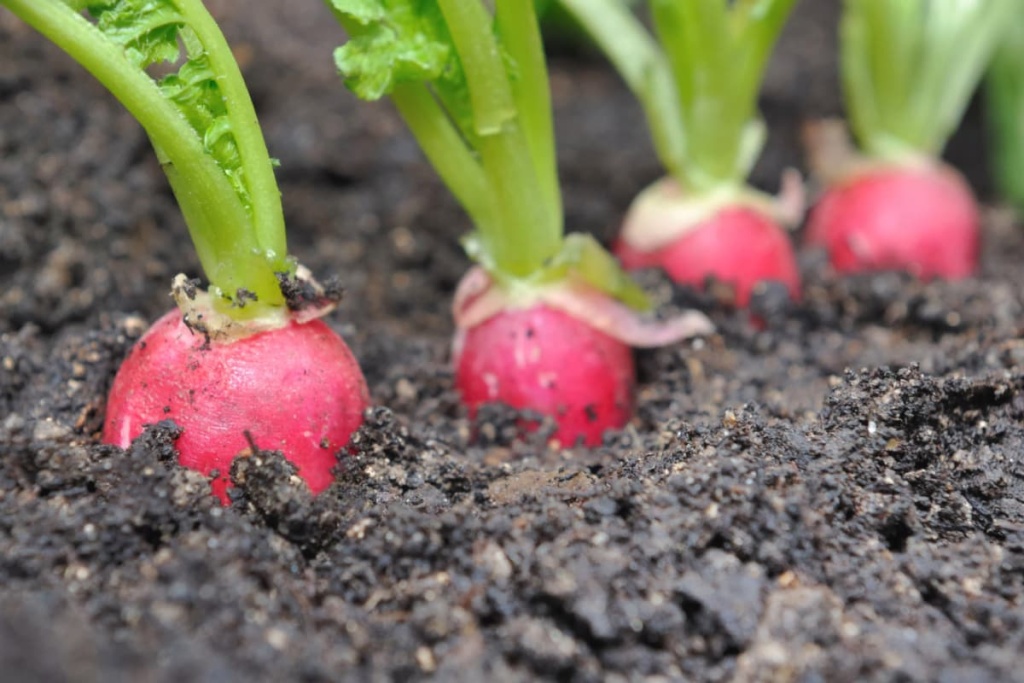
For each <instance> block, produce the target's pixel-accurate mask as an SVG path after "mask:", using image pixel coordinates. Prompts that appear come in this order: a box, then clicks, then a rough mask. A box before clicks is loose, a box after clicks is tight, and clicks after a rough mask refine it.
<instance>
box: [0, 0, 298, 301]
mask: <svg viewBox="0 0 1024 683" xmlns="http://www.w3.org/2000/svg"><path fill="white" fill-rule="evenodd" d="M0 5H2V6H6V7H7V8H8V9H10V10H11V11H12V12H13V13H14V14H16V15H17V16H19V17H21V18H22V19H23V20H24V21H25V22H26V23H28V24H30V25H31V26H33V27H34V28H36V29H37V30H38V31H39V32H40V33H42V34H43V35H45V36H46V37H47V38H49V39H50V40H52V41H53V42H54V43H56V44H57V45H58V46H60V47H61V48H62V49H64V50H65V51H66V52H67V53H68V54H69V55H71V57H73V58H74V59H75V60H77V61H78V62H79V63H80V64H81V65H82V66H83V67H85V68H86V69H87V70H88V71H89V72H90V73H92V74H93V75H94V76H95V77H96V78H97V79H98V80H99V81H100V82H101V83H102V84H103V85H104V86H105V87H106V88H107V89H108V90H110V92H111V93H113V95H114V96H115V97H117V99H118V100H120V101H121V103H122V104H124V106H125V107H126V108H127V109H128V110H129V112H131V114H132V115H133V116H134V117H135V118H136V119H137V120H138V121H139V123H140V124H141V125H142V127H143V128H144V129H145V131H146V133H147V134H148V136H149V139H150V140H151V141H152V143H153V146H154V147H155V149H156V152H157V155H158V156H159V158H160V162H161V164H162V166H163V169H164V171H165V172H166V174H167V177H168V179H169V181H170V184H171V187H172V189H173V190H174V194H175V196H176V198H177V200H178V204H179V205H180V206H181V210H182V213H183V214H184V216H185V222H186V223H187V225H188V229H189V233H190V235H191V237H192V241H193V243H194V244H195V247H196V250H197V252H198V255H199V260H200V262H201V264H202V266H203V269H204V271H205V272H206V275H207V277H208V278H209V280H210V284H211V288H212V289H213V290H214V291H216V292H217V293H218V294H219V295H220V296H218V297H215V300H216V301H218V307H219V308H223V310H224V312H226V313H228V314H229V315H231V316H232V317H236V318H240V319H244V318H249V317H255V316H258V315H259V314H260V313H261V312H262V311H266V310H267V309H268V307H271V308H278V307H281V306H283V305H284V297H283V295H282V294H281V291H280V287H279V284H278V279H277V274H278V273H282V272H285V273H290V272H291V271H292V270H294V266H293V264H291V263H290V262H289V260H288V259H287V256H286V254H287V245H286V243H285V230H284V218H283V212H282V208H281V198H280V192H279V191H278V188H277V182H276V180H275V178H274V171H273V162H272V161H271V159H270V157H269V155H268V152H267V147H266V144H265V142H264V140H263V135H262V133H261V131H260V128H259V124H258V123H257V120H256V113H255V111H254V109H253V105H252V101H251V99H250V97H249V93H248V91H247V90H246V87H245V83H244V82H243V80H242V75H241V72H240V71H239V68H238V65H237V63H236V62H235V59H234V57H233V55H232V53H231V49H230V48H229V46H228V44H227V42H226V40H225V39H224V36H223V34H222V33H221V32H220V29H219V28H218V27H217V25H216V23H215V22H214V20H213V18H212V17H211V16H210V14H209V13H208V12H207V10H206V8H205V7H204V6H203V3H202V2H201V0H0ZM183 48H184V49H183ZM160 62H166V63H169V64H178V63H180V66H179V67H178V68H177V70H176V71H174V72H172V73H169V74H168V75H166V76H163V77H162V78H159V79H156V78H154V77H152V76H150V75H149V73H148V72H147V69H148V68H149V67H151V66H153V65H154V64H158V63H160Z"/></svg>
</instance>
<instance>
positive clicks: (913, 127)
mask: <svg viewBox="0 0 1024 683" xmlns="http://www.w3.org/2000/svg"><path fill="white" fill-rule="evenodd" d="M1015 3H1016V0H987V1H985V2H982V1H981V0H975V1H974V2H941V3H940V2H935V1H933V0H847V1H846V5H845V11H844V14H843V19H842V26H841V44H840V49H841V62H842V75H843V88H844V92H845V95H846V100H847V110H848V111H849V113H850V123H851V127H852V129H853V132H854V134H855V135H856V137H857V139H858V141H859V142H860V144H861V146H862V147H863V148H864V149H865V150H866V151H867V152H869V153H871V154H873V155H875V156H880V157H886V158H900V157H902V156H907V155H915V156H916V155H920V154H926V155H930V156H937V155H938V154H940V153H941V151H942V148H943V147H944V146H945V144H946V141H947V140H948V139H949V137H950V136H951V135H952V134H953V131H954V130H955V129H956V127H957V125H959V122H960V119H961V118H962V117H963V113H964V110H965V109H966V107H967V105H968V103H969V102H970V97H971V94H972V93H973V92H974V90H975V88H976V87H977V84H978V81H979V80H980V78H981V75H982V73H983V71H984V69H985V67H986V65H987V64H988V62H989V60H990V58H991V56H992V52H993V51H994V49H995V47H996V45H997V44H998V40H999V38H1000V36H1001V35H1002V32H1003V31H1004V30H1005V27H1006V26H1007V25H1010V24H1012V21H1013V14H1012V13H1013V11H1014V8H1015Z"/></svg>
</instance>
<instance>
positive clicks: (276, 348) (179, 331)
mask: <svg viewBox="0 0 1024 683" xmlns="http://www.w3.org/2000/svg"><path fill="white" fill-rule="evenodd" d="M368 405H369V394H368V392H367V388H366V381H365V380H364V379H363V375H362V372H361V371H360V369H359V365H358V364H357V363H356V360H355V358H354V357H353V356H352V352H351V351H350V350H349V348H348V346H346V345H345V342H343V341H342V339H341V338H340V337H339V336H338V335H337V334H335V333H334V332H333V331H332V330H331V329H330V328H329V327H328V326H327V325H325V324H324V323H323V322H321V321H319V320H314V321H312V322H307V323H302V324H300V323H296V322H294V321H293V322H290V323H288V324H287V325H286V326H285V327H282V328H279V329H275V330H271V331H268V332H261V333H258V334H255V335H252V336H250V337H246V338H244V339H240V340H238V341H234V342H230V343H219V342H212V343H210V344H209V345H207V344H206V340H205V339H204V337H203V336H202V335H200V334H193V333H192V331H191V330H189V328H188V327H186V326H185V324H184V323H183V322H182V315H181V312H180V311H179V310H177V309H175V310H173V311H171V312H169V313H168V314H167V315H165V316H163V317H162V318H160V320H158V321H157V322H156V323H155V324H154V325H153V326H152V327H151V328H150V329H149V330H148V331H147V332H146V333H145V334H144V335H143V337H142V339H140V340H139V342H138V343H137V344H136V345H135V347H134V348H133V349H132V351H131V353H130V354H129V356H128V358H127V359H126V360H125V362H124V364H123V365H122V366H121V369H120V370H119V371H118V373H117V376H116V377H115V379H114V385H113V387H112V388H111V390H110V396H109V398H108V400H107V417H106V424H105V425H104V428H103V442H104V443H108V444H113V445H115V446H120V447H121V448H127V447H128V446H129V445H130V444H131V442H132V440H133V439H134V438H135V437H137V436H138V435H139V434H140V433H142V431H143V429H144V427H145V426H146V425H148V424H154V423H156V422H159V421H160V420H173V421H174V422H175V423H177V424H178V426H180V427H181V428H182V434H181V436H180V438H179V439H178V440H177V442H176V447H177V449H178V453H179V460H180V462H181V464H182V465H183V466H185V467H189V468H192V469H195V470H198V471H199V472H202V473H203V474H205V475H210V474H211V473H212V472H213V471H214V470H217V471H218V473H219V474H218V476H217V477H216V478H214V479H213V480H212V487H213V492H214V494H215V495H216V496H217V497H218V498H219V499H220V500H221V502H223V503H224V504H227V503H228V502H229V499H228V496H227V487H228V486H229V484H230V479H229V478H228V473H229V470H230V468H231V462H232V460H234V458H235V457H236V456H238V455H239V454H240V453H243V452H244V451H246V450H247V449H248V448H249V442H248V441H247V440H246V437H245V432H249V433H250V434H251V435H252V438H253V441H254V442H255V444H256V445H257V446H258V447H259V448H261V449H265V450H280V451H282V452H283V453H284V455H285V457H286V458H287V459H288V460H289V461H291V462H292V463H294V464H295V465H296V466H297V467H298V469H299V475H300V476H301V477H302V479H303V480H304V481H305V482H306V484H307V485H308V486H309V489H310V491H312V492H313V493H314V494H317V493H320V492H321V491H323V490H324V489H326V488H327V487H328V485H330V483H331V481H332V480H333V475H332V472H331V470H332V469H333V468H334V467H335V465H337V458H336V457H335V453H337V451H338V450H339V449H342V448H344V447H345V446H346V445H347V444H348V442H349V438H350V437H351V435H352V433H353V432H354V431H355V430H356V429H357V428H358V427H359V425H360V424H361V423H362V420H363V411H364V410H365V408H366V407H367V406H368Z"/></svg>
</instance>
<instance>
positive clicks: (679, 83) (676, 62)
mask: <svg viewBox="0 0 1024 683" xmlns="http://www.w3.org/2000/svg"><path fill="white" fill-rule="evenodd" d="M794 2H795V0H737V1H736V2H729V0H701V1H699V2H679V1H678V0H651V9H652V16H653V18H654V25H655V29H656V31H657V34H658V37H659V40H660V42H661V44H662V47H663V48H664V50H665V51H666V54H667V55H668V60H669V63H670V64H671V67H672V73H673V75H674V76H675V84H676V92H677V96H678V98H679V107H680V110H681V114H682V115H681V121H682V126H683V130H684V137H685V140H686V145H687V146H686V163H685V165H684V168H683V170H682V177H681V178H680V181H681V182H683V184H684V185H686V186H688V187H689V188H690V189H692V190H696V191H711V190H714V189H716V188H719V187H721V186H723V185H735V184H740V183H742V182H743V181H744V180H745V179H746V177H747V176H748V175H749V173H750V170H751V168H752V167H753V164H754V162H755V161H756V159H757V156H758V154H759V153H760V150H761V147H762V145H763V142H764V129H763V124H762V123H761V121H760V118H759V116H758V113H757V97H758V92H759V90H760V85H761V81H762V78H763V76H764V69H765V66H766V65H767V62H768V57H769V56H770V54H771V48H772V46H773V45H774V44H775V42H776V40H777V39H778V36H779V33H780V32H781V31H782V27H783V25H784V24H785V21H786V19H787V18H788V16H789V14H790V12H791V11H792V8H793V4H794Z"/></svg>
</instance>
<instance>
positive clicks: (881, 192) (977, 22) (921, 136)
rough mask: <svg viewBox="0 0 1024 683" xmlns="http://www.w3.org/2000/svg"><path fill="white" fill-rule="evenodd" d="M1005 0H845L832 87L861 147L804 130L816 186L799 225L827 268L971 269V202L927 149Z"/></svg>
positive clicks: (957, 99) (982, 63)
mask: <svg viewBox="0 0 1024 683" xmlns="http://www.w3.org/2000/svg"><path fill="white" fill-rule="evenodd" d="M1014 3H1015V0H958V1H956V2H947V1H946V0H846V4H845V10H844V14H843V18H842V27H841V30H842V33H841V41H840V47H841V63H842V75H843V87H844V93H845V95H846V104H847V109H848V111H849V115H850V125H851V127H852V129H853V133H854V135H855V136H856V138H857V141H858V142H859V143H860V147H861V149H862V150H863V152H864V156H862V157H853V156H852V155H850V156H849V158H847V159H843V156H844V155H842V154H836V153H835V151H834V149H833V151H831V152H826V153H822V152H821V150H820V148H821V147H825V148H826V149H827V148H828V147H832V148H835V147H836V145H835V143H834V141H833V142H829V143H824V144H823V143H821V141H820V140H816V138H821V137H826V138H834V137H835V135H834V133H829V132H825V133H822V132H821V131H819V130H812V131H811V146H812V150H811V153H812V165H814V166H815V167H816V168H815V170H816V172H817V173H818V175H820V176H821V177H822V178H823V179H824V180H825V181H826V182H827V184H828V188H827V190H826V191H825V193H824V195H823V196H822V197H821V199H820V201H819V202H818V205H817V206H816V207H815V209H814V210H813V211H812V212H811V215H810V219H809V222H808V225H807V233H806V238H807V244H808V245H812V246H818V247H823V248H824V249H825V250H826V251H827V252H828V255H829V259H830V261H831V263H832V265H833V266H834V267H835V268H836V270H838V271H840V272H856V271H871V270H907V271H909V272H911V273H913V274H914V275H917V276H918V277H922V278H931V277H943V278H962V277H967V276H968V275H970V274H971V273H973V272H974V270H975V268H976V267H977V261H978V251H979V240H980V224H981V221H980V216H979V209H978V205H977V201H976V200H975V198H974V194H973V193H972V191H971V188H970V186H969V185H968V184H967V182H966V181H965V180H964V179H963V177H962V176H961V175H960V174H959V173H958V172H957V171H956V170H955V169H953V168H952V167H950V166H948V165H947V164H945V163H943V162H942V161H941V160H940V159H939V154H940V153H941V151H942V148H943V147H944V146H945V144H946V141H947V140H948V138H949V137H950V135H952V133H953V131H954V130H955V129H956V127H957V126H958V125H959V123H960V119H961V118H962V116H963V112H964V110H965V109H966V107H967V104H968V103H969V101H970V97H971V94H972V93H973V92H974V90H975V88H976V87H977V85H978V81H979V79H980V78H981V76H982V73H983V72H984V69H985V67H986V65H987V64H988V62H989V59H990V57H991V55H992V53H993V51H994V49H995V47H996V45H997V44H998V42H999V39H1000V37H1001V35H1002V33H1003V31H1004V30H1005V27H1006V26H1007V25H1008V24H1010V23H1011V22H1012V20H1013V19H1014V16H1015V14H1014V8H1015V7H1016V5H1015V4H1014ZM830 157H831V158H830ZM837 160H838V161H837Z"/></svg>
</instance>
